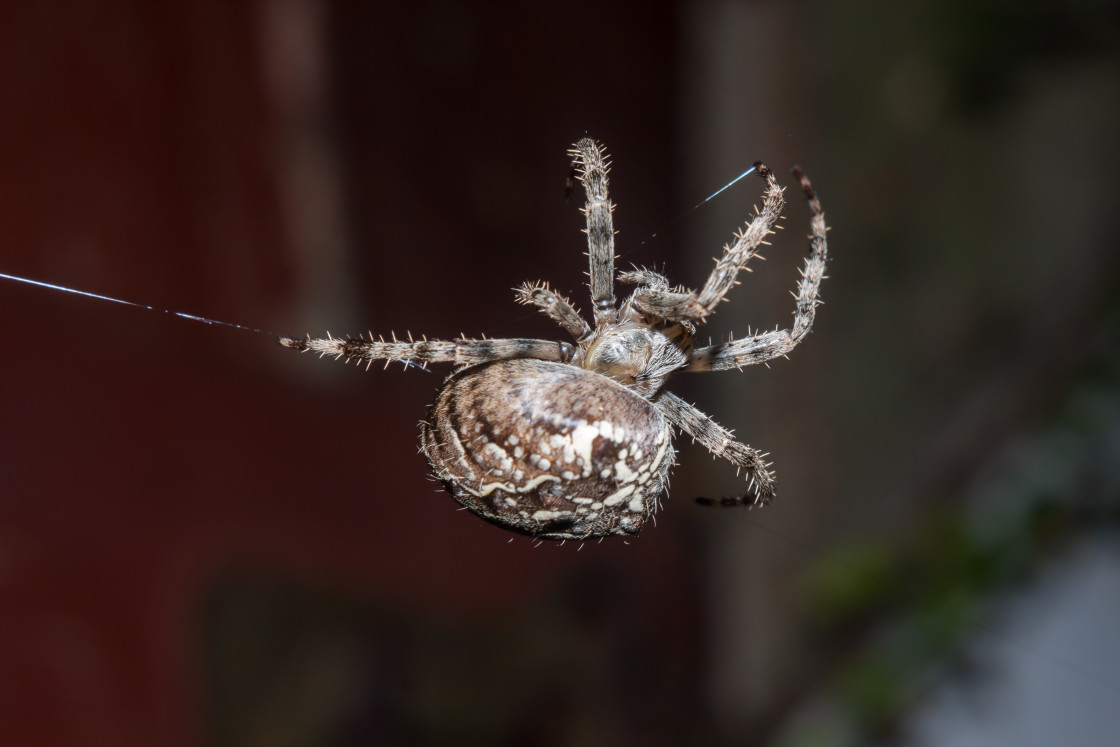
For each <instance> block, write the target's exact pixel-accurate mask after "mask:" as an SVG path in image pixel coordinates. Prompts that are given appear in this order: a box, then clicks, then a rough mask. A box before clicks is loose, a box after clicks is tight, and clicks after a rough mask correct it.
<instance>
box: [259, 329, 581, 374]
mask: <svg viewBox="0 0 1120 747" xmlns="http://www.w3.org/2000/svg"><path fill="white" fill-rule="evenodd" d="M277 342H279V343H280V344H281V345H283V346H284V347H286V348H292V349H294V350H300V351H304V352H308V353H318V354H319V355H320V356H324V355H329V356H332V357H334V358H345V359H346V360H347V361H350V360H358V361H367V363H366V365H367V367H368V366H369V365H370V364H372V363H373V362H374V361H382V360H383V361H385V365H386V366H387V365H389V363H391V362H393V361H401V362H417V363H421V364H424V363H453V364H455V365H457V366H473V365H475V364H478V363H488V362H490V361H497V360H509V359H511V358H535V359H536V360H542V361H557V362H560V363H567V362H568V361H570V360H571V359H572V356H573V355H574V353H575V348H574V347H573V346H572V345H571V344H570V343H566V342H555V341H552V340H529V339H508V340H468V339H465V338H464V339H462V340H428V339H422V340H412V339H409V340H408V341H407V342H406V341H404V340H397V339H396V337H395V336H394V337H393V339H392V340H390V341H385V340H374V339H372V336H371V339H368V340H367V339H363V338H361V337H357V338H354V337H331V336H330V335H329V334H328V335H327V337H316V338H311V337H308V338H307V339H302V340H301V339H298V338H292V337H280V338H278V339H277Z"/></svg>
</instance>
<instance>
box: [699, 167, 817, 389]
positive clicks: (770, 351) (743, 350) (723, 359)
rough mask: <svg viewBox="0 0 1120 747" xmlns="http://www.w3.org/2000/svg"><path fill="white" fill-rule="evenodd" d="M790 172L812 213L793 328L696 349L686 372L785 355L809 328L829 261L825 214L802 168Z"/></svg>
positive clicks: (738, 366) (810, 327) (750, 363)
mask: <svg viewBox="0 0 1120 747" xmlns="http://www.w3.org/2000/svg"><path fill="white" fill-rule="evenodd" d="M793 173H794V175H795V176H797V178H798V180H799V181H800V182H801V189H802V191H803V192H804V193H805V196H806V198H808V200H809V210H810V212H811V213H812V217H811V218H810V220H809V227H810V230H811V231H812V233H811V234H810V235H809V255H808V256H807V257H806V258H805V268H804V269H803V270H802V271H801V280H800V281H799V282H798V283H797V293H796V294H795V296H794V297H795V298H796V299H797V307H796V308H795V310H794V313H793V328H792V329H781V330H777V329H776V330H774V331H773V332H764V333H762V334H757V335H754V336H753V337H745V338H743V339H740V340H731V341H730V342H725V343H722V344H720V345H712V346H709V347H703V348H696V350H694V351H693V353H692V356H691V358H690V359H689V362H688V366H687V369H688V370H689V371H719V370H721V369H727V368H742V367H743V366H750V365H753V364H755V363H762V362H764V361H768V360H770V359H771V358H777V357H779V356H783V355H786V354H788V353H789V351H791V350H793V348H794V347H795V346H796V345H797V344H798V343H799V342H801V341H802V340H803V339H805V336H806V335H808V334H809V330H810V329H812V327H813V319H814V318H815V317H816V313H817V306H818V305H820V303H821V300H820V287H821V281H822V280H823V279H824V271H825V265H826V264H827V262H828V226H826V225H825V221H824V212H823V211H822V210H821V202H820V200H819V199H818V198H817V194H816V192H815V191H814V190H813V185H812V184H810V183H809V179H808V178H807V177H806V176H805V174H803V173H802V172H801V169H798V168H795V169H794V170H793Z"/></svg>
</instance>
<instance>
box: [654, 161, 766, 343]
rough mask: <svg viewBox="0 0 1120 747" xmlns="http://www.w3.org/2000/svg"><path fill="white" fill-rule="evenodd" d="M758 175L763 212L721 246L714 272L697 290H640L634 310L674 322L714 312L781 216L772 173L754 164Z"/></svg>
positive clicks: (700, 319)
mask: <svg viewBox="0 0 1120 747" xmlns="http://www.w3.org/2000/svg"><path fill="white" fill-rule="evenodd" d="M755 169H757V171H758V175H759V176H761V177H762V178H763V179H765V180H766V195H765V198H764V200H763V203H762V210H761V211H759V212H758V215H756V216H755V218H754V220H752V221H751V222H750V223H748V224H747V226H746V227H745V228H744V229H743V230H741V231H739V232H738V233H736V234H735V241H734V242H732V243H731V244H729V245H726V246H724V248H723V256H721V257H720V258H719V259H718V260H716V266H715V269H714V270H712V273H711V275H709V276H708V280H707V282H705V283H704V287H703V288H701V289H700V290H699V291H688V290H683V291H682V290H671V289H668V288H665V287H656V286H655V287H650V288H639V289H638V290H637V291H636V292H635V293H634V296H633V299H632V301H633V304H634V306H635V308H637V309H638V310H639V311H641V312H642V313H644V314H648V315H650V316H654V317H658V318H661V319H670V320H674V321H686V320H687V321H691V322H696V323H703V322H704V321H705V320H706V319H707V317H708V316H709V315H710V314H712V313H714V312H715V310H716V306H717V305H719V302H720V301H722V300H724V297H725V296H726V295H727V293H728V291H730V290H731V288H732V287H733V286H734V285H735V282H736V280H735V279H736V277H738V275H739V273H740V272H741V271H742V270H744V269H745V268H746V266H747V263H748V262H750V260H751V258H752V257H754V256H755V255H756V254H757V253H758V247H759V246H760V245H762V244H765V243H766V237H767V236H769V235H771V234H772V233H774V225H775V224H776V223H777V222H778V219H779V218H780V217H781V215H782V208H783V207H784V206H785V199H784V198H783V197H782V192H783V189H782V187H781V186H779V184H778V181H777V179H775V178H774V172H772V171H771V170H770V169H768V168H767V167H766V166H764V165H763V164H762V163H761V162H756V163H755Z"/></svg>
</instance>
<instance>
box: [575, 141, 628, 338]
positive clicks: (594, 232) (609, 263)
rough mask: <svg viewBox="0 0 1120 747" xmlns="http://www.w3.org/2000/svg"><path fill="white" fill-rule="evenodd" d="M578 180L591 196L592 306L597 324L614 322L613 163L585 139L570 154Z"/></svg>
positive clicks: (585, 211)
mask: <svg viewBox="0 0 1120 747" xmlns="http://www.w3.org/2000/svg"><path fill="white" fill-rule="evenodd" d="M568 153H569V155H571V156H572V168H573V170H574V171H575V175H576V178H577V179H579V182H580V184H582V185H583V190H584V192H586V193H587V206H586V207H584V208H583V214H584V215H585V216H587V229H586V230H585V231H584V233H586V234H587V252H588V256H589V257H590V258H591V303H592V306H593V308H594V310H595V321H596V322H598V321H599V320H601V319H605V320H607V321H614V319H615V317H616V316H617V315H618V312H617V310H616V309H615V303H616V301H617V299H615V295H614V219H613V218H612V217H611V213H613V212H614V205H613V204H612V203H611V199H610V196H609V195H608V193H607V173H608V172H609V171H610V163H609V162H608V161H607V156H606V154H605V153H604V152H603V148H602V146H601V145H599V143H596V142H595V141H594V140H592V139H591V138H586V137H585V138H583V139H582V140H580V141H579V142H578V143H576V144H575V145H573V146H572V148H571V149H570V150H569V151H568Z"/></svg>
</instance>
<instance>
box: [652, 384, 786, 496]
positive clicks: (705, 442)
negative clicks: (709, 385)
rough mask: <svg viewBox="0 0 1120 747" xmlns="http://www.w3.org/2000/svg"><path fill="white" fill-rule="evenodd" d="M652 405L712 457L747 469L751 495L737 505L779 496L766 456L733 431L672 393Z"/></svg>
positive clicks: (664, 394) (658, 398) (662, 393)
mask: <svg viewBox="0 0 1120 747" xmlns="http://www.w3.org/2000/svg"><path fill="white" fill-rule="evenodd" d="M653 404H654V405H655V406H656V407H657V409H658V410H660V411H661V414H662V415H664V416H665V417H666V418H667V419H668V420H669V422H670V423H672V424H673V425H674V426H676V427H677V428H679V429H680V430H681V431H683V432H685V433H687V434H688V435H689V436H691V437H692V438H693V440H696V441H699V442H700V445H701V446H703V447H704V448H705V449H707V450H708V451H710V452H711V453H712V455H713V456H718V457H723V458H724V459H726V460H727V461H729V462H731V463H732V464H734V465H735V467H736V469H737V470H738V469H742V470H746V472H747V481H748V486H747V487H748V491H749V492H748V494H747V495H744V496H743V497H741V498H738V499H734V500H733V501H732V502H733V503H734V504H735V505H743V504H747V505H751V506H762V505H766V504H767V503H769V502H770V500H771V499H772V498H775V497H776V496H777V492H776V491H777V486H776V483H775V481H774V475H773V473H771V472H770V465H769V464H768V463H767V462H766V460H765V459H764V457H765V456H766V455H765V454H763V453H762V452H761V451H759V450H758V449H755V448H752V447H750V446H747V445H746V444H744V443H741V442H739V441H736V440H735V437H734V435H732V433H731V431H729V430H727V429H726V428H724V427H723V426H721V425H720V424H719V423H717V422H715V421H714V420H712V419H711V418H710V417H708V416H707V415H705V414H704V413H702V412H700V411H699V410H697V409H696V407H694V406H693V405H690V404H688V403H687V402H685V401H684V400H683V399H681V398H680V397H678V396H677V395H675V394H673V393H672V392H669V391H662V392H661V394H659V395H658V397H657V399H655V400H654V401H653ZM703 502H707V499H703Z"/></svg>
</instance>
